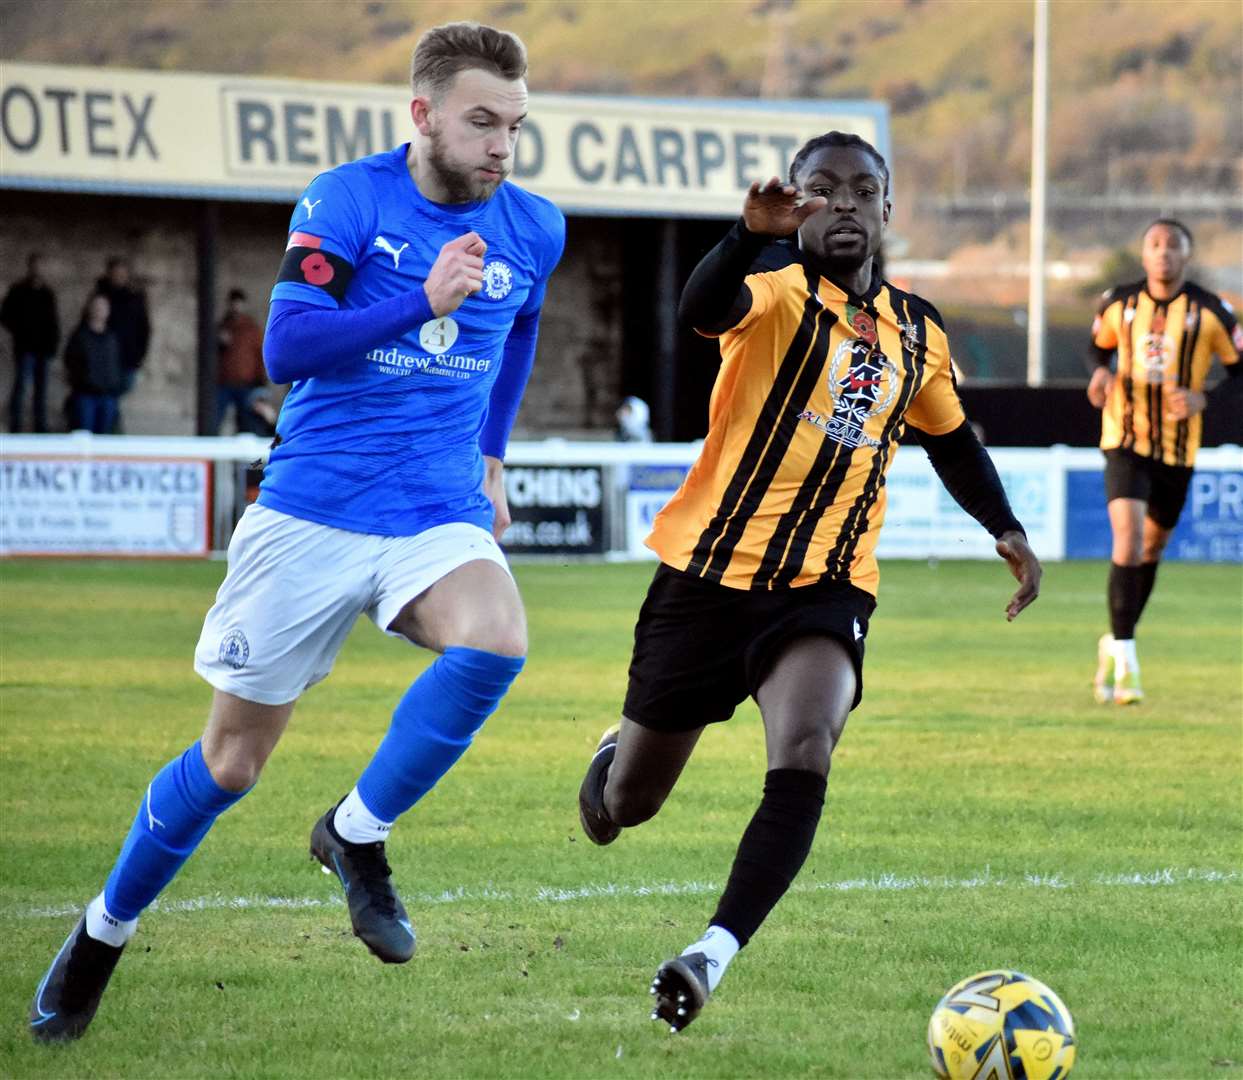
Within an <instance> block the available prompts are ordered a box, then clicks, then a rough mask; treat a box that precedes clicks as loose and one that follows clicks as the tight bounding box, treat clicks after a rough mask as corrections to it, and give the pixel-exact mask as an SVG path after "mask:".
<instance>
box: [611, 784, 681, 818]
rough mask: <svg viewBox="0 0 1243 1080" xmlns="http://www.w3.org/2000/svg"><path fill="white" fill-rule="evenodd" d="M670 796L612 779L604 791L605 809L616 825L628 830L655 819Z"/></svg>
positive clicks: (645, 787) (639, 785)
mask: <svg viewBox="0 0 1243 1080" xmlns="http://www.w3.org/2000/svg"><path fill="white" fill-rule="evenodd" d="M618 779H619V780H620V778H618ZM668 794H669V793H668V792H667V791H658V790H654V789H653V788H650V787H647V786H646V785H643V784H633V783H631V784H628V783H626V782H625V781H624V780H621V782H615V781H614V779H613V778H612V777H610V778H609V783H608V787H607V788H605V791H604V809H605V812H606V813H607V814H608V816H609V818H610V819H611V820H612V822H613V823H614V824H615V825H620V826H621V827H622V828H623V829H628V828H630V827H631V826H634V825H642V824H643V822H645V821H649V820H651V819H652V818H654V817H655V816H656V814H657V813H658V812H659V811H660V808H661V807H662V806H664V804H665V798H666V796H668Z"/></svg>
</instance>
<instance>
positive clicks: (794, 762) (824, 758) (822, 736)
mask: <svg viewBox="0 0 1243 1080" xmlns="http://www.w3.org/2000/svg"><path fill="white" fill-rule="evenodd" d="M839 735H840V728H838V727H837V726H836V725H834V724H831V723H830V722H829V719H828V718H825V721H824V723H822V724H818V725H814V726H807V727H802V728H799V729H798V730H796V731H790V732H788V733H787V734H786V735H785V736H784V737H783V738H782V739H781V740H780V742H779V743H778V744H777V745H776V746H775V747H774V748H773V753H772V758H771V760H770V761H769V762H768V767H769V768H770V769H801V770H803V771H805V772H814V773H820V774H821V775H825V776H827V775H828V772H829V764H830V762H831V760H832V757H833V750H834V748H835V747H836V746H837V739H838V736H839Z"/></svg>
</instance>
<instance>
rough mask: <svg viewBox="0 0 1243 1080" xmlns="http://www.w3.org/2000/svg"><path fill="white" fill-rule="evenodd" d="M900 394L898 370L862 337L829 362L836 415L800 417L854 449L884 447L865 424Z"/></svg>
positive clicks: (847, 343)
mask: <svg viewBox="0 0 1243 1080" xmlns="http://www.w3.org/2000/svg"><path fill="white" fill-rule="evenodd" d="M897 393H898V369H897V368H896V367H895V366H894V364H893V361H891V360H890V359H889V358H888V357H887V356H886V355H885V354H884V353H883V352H881V351H880V349H878V348H875V347H873V346H871V345H869V344H868V343H867V342H866V341H864V340H863V339H862V338H847V339H846V340H845V341H843V342H842V343H841V344H840V345H839V346H838V347H837V351H836V352H835V353H834V354H833V359H832V360H831V361H830V363H829V394H830V396H831V397H832V399H833V415H832V416H828V417H825V416H821V415H820V414H819V413H816V412H812V411H811V410H805V411H804V412H802V413H800V414H799V419H800V420H805V421H807V422H808V423H809V424H813V425H815V426H816V427H818V428H819V429H820V430H821V431H823V432H824V433H825V434H826V435H827V436H829V438H831V439H833V440H834V441H836V442H839V443H841V444H842V445H843V446H845V447H848V448H849V449H851V450H854V449H857V448H858V447H860V446H870V447H872V448H873V449H877V448H879V447H880V445H881V444H880V442H879V441H878V440H877V439H875V438H873V437H872V436H871V435H868V434H866V433H865V432H864V430H863V427H864V425H865V424H866V423H867V422H868V421H869V420H870V419H871V418H872V417H874V416H876V415H877V414H878V413H882V412H884V411H885V410H886V409H888V408H889V406H890V405H892V404H893V399H894V397H895V396H896V395H897Z"/></svg>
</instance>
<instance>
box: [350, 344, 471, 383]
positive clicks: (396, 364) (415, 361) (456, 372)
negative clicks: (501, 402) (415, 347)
mask: <svg viewBox="0 0 1243 1080" xmlns="http://www.w3.org/2000/svg"><path fill="white" fill-rule="evenodd" d="M367 360H368V361H369V362H370V363H372V364H374V365H375V370H377V371H379V373H380V374H381V375H398V376H401V375H416V374H417V375H439V376H441V377H442V378H449V379H473V378H474V377H475V376H476V375H483V374H485V373H486V372H488V371H490V370H491V369H492V361H491V360H487V359H480V358H479V357H477V356H458V355H455V354H452V353H449V354H442V355H439V356H421V355H419V354H417V353H404V352H402V351H401V350H400V349H398V348H397V347H396V346H395V345H394V346H392V347H390V348H387V349H372V350H371V352H369V353H367Z"/></svg>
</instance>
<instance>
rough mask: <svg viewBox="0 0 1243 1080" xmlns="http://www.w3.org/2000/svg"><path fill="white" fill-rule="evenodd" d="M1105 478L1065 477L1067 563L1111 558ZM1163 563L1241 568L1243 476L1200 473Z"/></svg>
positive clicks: (1081, 472) (1088, 474)
mask: <svg viewBox="0 0 1243 1080" xmlns="http://www.w3.org/2000/svg"><path fill="white" fill-rule="evenodd" d="M1109 549H1110V532H1109V514H1108V511H1107V510H1106V509H1105V474H1104V473H1103V472H1102V471H1100V470H1099V469H1071V470H1070V471H1068V472H1067V474H1066V558H1068V559H1107V558H1109ZM1162 558H1163V559H1183V560H1186V561H1188V562H1217V563H1243V472H1240V471H1239V470H1237V469H1198V470H1196V472H1195V473H1193V474H1192V477H1191V486H1190V487H1189V488H1188V490H1187V504H1186V506H1184V507H1183V512H1182V516H1181V517H1180V518H1179V519H1178V525H1177V526H1176V527H1175V529H1174V533H1173V535H1172V536H1171V537H1170V543H1169V546H1168V547H1167V548H1166V549H1165V554H1164V555H1163V556H1162Z"/></svg>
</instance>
